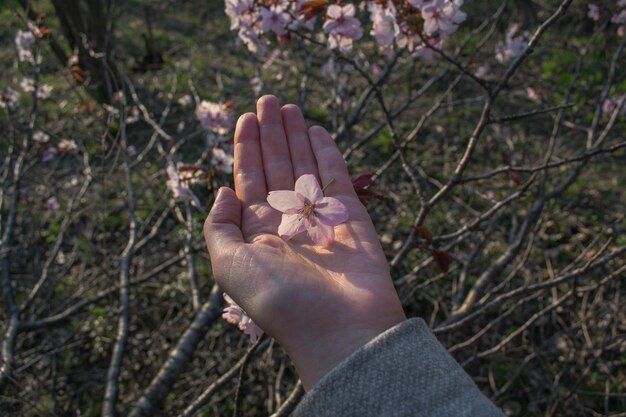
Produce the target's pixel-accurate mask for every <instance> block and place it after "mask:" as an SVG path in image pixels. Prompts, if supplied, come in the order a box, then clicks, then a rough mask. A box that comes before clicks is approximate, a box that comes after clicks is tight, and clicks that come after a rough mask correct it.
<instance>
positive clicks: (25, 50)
mask: <svg viewBox="0 0 626 417" xmlns="http://www.w3.org/2000/svg"><path fill="white" fill-rule="evenodd" d="M34 44H35V35H34V34H33V33H32V32H31V31H29V30H18V31H17V32H16V33H15V47H16V48H17V55H18V59H19V60H20V62H30V63H31V64H34V63H35V62H37V63H38V62H39V59H38V60H37V61H35V55H34V54H33V51H32V47H33V45H34Z"/></svg>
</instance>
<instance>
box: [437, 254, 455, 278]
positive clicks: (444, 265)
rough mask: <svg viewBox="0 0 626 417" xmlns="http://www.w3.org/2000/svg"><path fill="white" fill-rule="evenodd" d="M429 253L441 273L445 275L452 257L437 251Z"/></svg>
mask: <svg viewBox="0 0 626 417" xmlns="http://www.w3.org/2000/svg"><path fill="white" fill-rule="evenodd" d="M431 253H432V255H433V259H434V260H435V262H436V263H437V266H438V267H439V269H440V270H441V272H443V273H444V274H447V273H448V269H450V264H451V263H452V261H453V260H454V259H453V258H452V256H451V255H450V254H449V253H448V252H446V251H443V250H439V249H433V250H432V252H431Z"/></svg>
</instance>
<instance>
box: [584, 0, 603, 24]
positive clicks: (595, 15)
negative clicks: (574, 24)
mask: <svg viewBox="0 0 626 417" xmlns="http://www.w3.org/2000/svg"><path fill="white" fill-rule="evenodd" d="M587 7H588V8H589V11H588V12H587V17H589V18H590V19H591V20H594V21H596V22H597V21H598V20H600V8H599V7H598V5H597V4H595V3H591V4H588V5H587Z"/></svg>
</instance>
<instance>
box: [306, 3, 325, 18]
mask: <svg viewBox="0 0 626 417" xmlns="http://www.w3.org/2000/svg"><path fill="white" fill-rule="evenodd" d="M326 6H328V0H311V1H305V2H304V3H302V6H300V13H302V14H303V15H304V20H310V19H312V18H314V17H315V15H318V14H321V13H323V12H324V10H325V9H326Z"/></svg>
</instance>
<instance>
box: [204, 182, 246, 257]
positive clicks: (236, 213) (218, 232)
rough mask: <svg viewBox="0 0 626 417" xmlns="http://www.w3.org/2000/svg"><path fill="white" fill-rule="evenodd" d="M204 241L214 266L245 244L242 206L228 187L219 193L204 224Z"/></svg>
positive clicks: (221, 189)
mask: <svg viewBox="0 0 626 417" xmlns="http://www.w3.org/2000/svg"><path fill="white" fill-rule="evenodd" d="M204 240H205V241H206V246H207V249H208V250H209V255H210V256H211V262H212V263H213V265H216V264H218V263H220V262H222V260H220V258H221V257H222V256H225V255H227V254H232V253H233V252H234V249H235V248H236V247H237V246H239V245H240V244H242V243H244V241H243V235H242V234H241V204H240V203H239V199H238V198H237V195H236V194H235V192H234V191H233V190H231V189H230V188H228V187H222V188H220V189H219V190H218V192H217V196H216V197H215V202H214V203H213V207H212V208H211V212H210V213H209V216H208V217H207V218H206V221H205V222H204Z"/></svg>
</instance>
